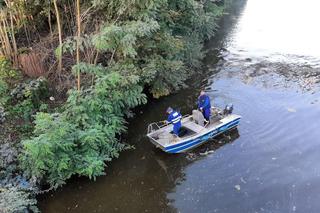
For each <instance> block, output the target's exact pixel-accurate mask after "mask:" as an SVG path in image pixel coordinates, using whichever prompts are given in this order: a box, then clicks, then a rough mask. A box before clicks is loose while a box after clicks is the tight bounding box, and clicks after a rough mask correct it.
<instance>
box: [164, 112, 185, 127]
mask: <svg viewBox="0 0 320 213" xmlns="http://www.w3.org/2000/svg"><path fill="white" fill-rule="evenodd" d="M181 118H182V116H181V114H180V113H179V112H177V111H175V110H173V111H172V112H171V113H170V114H169V116H168V119H167V121H168V122H169V123H172V124H173V125H174V126H180V125H181Z"/></svg>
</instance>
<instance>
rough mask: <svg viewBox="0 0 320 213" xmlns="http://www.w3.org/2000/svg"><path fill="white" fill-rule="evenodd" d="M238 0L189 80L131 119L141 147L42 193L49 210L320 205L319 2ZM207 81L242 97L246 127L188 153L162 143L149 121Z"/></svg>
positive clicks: (219, 97)
mask: <svg viewBox="0 0 320 213" xmlns="http://www.w3.org/2000/svg"><path fill="white" fill-rule="evenodd" d="M234 2H235V3H234V4H233V5H232V7H231V8H230V11H229V14H228V15H226V16H225V17H224V18H223V19H222V20H221V23H220V29H219V31H218V33H217V35H216V36H215V38H214V39H212V41H210V42H208V43H207V45H206V50H207V53H206V58H205V64H206V66H205V67H204V68H203V69H202V70H199V71H198V74H197V75H195V76H194V77H193V78H192V79H191V80H190V81H189V82H188V84H189V88H187V89H184V90H181V91H179V92H178V93H177V94H174V95H171V96H169V97H164V98H161V99H159V100H152V101H150V102H149V103H148V104H147V105H146V106H144V107H141V108H140V109H138V110H137V113H136V116H135V118H134V119H132V120H130V122H129V124H128V130H129V131H128V134H126V135H125V136H123V137H124V138H123V140H124V141H126V142H127V143H129V144H132V145H134V146H135V149H134V150H130V151H126V152H124V153H122V154H121V156H120V158H119V159H117V160H114V161H113V162H112V164H111V165H110V166H108V167H107V168H106V176H103V177H98V178H97V179H96V181H90V180H88V179H87V178H73V179H72V180H70V181H68V183H67V184H66V185H65V186H64V187H62V188H60V189H58V190H57V191H56V192H51V193H48V194H45V195H42V196H40V198H39V205H40V208H41V210H42V211H43V212H48V213H55V212H59V213H62V212H77V213H79V212H83V213H87V212H182V213H184V212H190V213H191V212H230V213H235V212H245V213H247V212H252V213H254V212H279V213H280V212H281V213H286V212H301V213H305V212H308V213H313V212H319V211H320V202H319V201H320V163H319V162H320V139H319V138H320V131H319V130H318V128H319V127H320V125H319V124H320V122H319V118H320V95H319V85H318V84H319V79H320V77H319V73H320V71H319V67H320V40H319V39H320V28H319V20H320V13H319V9H320V2H319V1H318V0H305V1H298V0H247V1H245V0H237V1H234ZM201 88H204V89H205V90H206V91H207V93H208V94H209V95H210V97H211V98H212V100H213V103H214V105H216V106H220V107H223V106H225V104H227V103H233V104H234V108H235V109H234V112H235V113H237V114H240V115H242V116H243V118H242V121H241V124H240V126H239V127H238V129H237V130H234V131H231V132H229V133H227V134H224V135H222V136H220V137H218V138H216V139H214V140H211V141H210V142H209V143H207V144H205V145H203V146H201V147H199V148H197V149H195V150H192V151H190V152H188V153H185V154H179V155H169V154H165V153H163V152H161V151H160V150H157V149H155V147H154V146H153V145H152V144H150V143H149V142H148V140H147V139H146V137H145V133H146V126H147V124H148V123H150V122H153V121H157V120H163V119H164V116H165V113H164V112H165V109H166V107H167V106H169V105H170V106H173V107H176V108H179V109H181V112H182V113H183V114H186V113H190V111H191V110H192V108H193V107H194V106H195V101H196V98H197V96H198V93H199V90H200V89H201Z"/></svg>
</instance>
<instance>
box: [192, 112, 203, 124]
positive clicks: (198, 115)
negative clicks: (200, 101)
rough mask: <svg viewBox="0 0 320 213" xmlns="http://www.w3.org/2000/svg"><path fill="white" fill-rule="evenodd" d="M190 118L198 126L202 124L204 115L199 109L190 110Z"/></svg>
mask: <svg viewBox="0 0 320 213" xmlns="http://www.w3.org/2000/svg"><path fill="white" fill-rule="evenodd" d="M192 118H193V120H194V122H195V123H196V124H198V125H200V126H204V117H203V115H202V112H200V111H199V110H192Z"/></svg>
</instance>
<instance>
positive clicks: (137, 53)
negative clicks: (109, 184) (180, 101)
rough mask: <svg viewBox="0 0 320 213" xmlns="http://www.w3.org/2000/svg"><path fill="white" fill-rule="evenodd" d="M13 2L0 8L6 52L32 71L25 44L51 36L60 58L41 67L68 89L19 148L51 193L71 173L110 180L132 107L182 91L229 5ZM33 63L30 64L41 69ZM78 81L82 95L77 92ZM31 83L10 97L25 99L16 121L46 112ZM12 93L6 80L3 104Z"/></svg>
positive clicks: (139, 0) (138, 0)
mask: <svg viewBox="0 0 320 213" xmlns="http://www.w3.org/2000/svg"><path fill="white" fill-rule="evenodd" d="M8 2H9V3H8ZM10 2H11V1H9V0H8V1H5V4H2V5H3V7H4V9H3V10H2V12H3V14H4V15H7V17H9V18H3V17H5V16H1V17H0V18H2V20H3V19H4V22H3V23H6V21H7V22H8V23H7V24H3V25H1V24H0V28H1V27H2V28H1V29H2V31H1V32H2V33H3V35H2V37H1V38H3V39H4V40H3V43H5V44H6V45H4V46H3V49H1V54H3V55H5V56H6V57H7V58H9V59H11V60H12V61H13V62H14V64H19V63H22V64H23V65H25V64H27V65H28V63H26V60H27V59H28V60H29V59H30V60H31V59H32V58H36V59H37V58H39V56H37V55H36V54H34V50H33V49H32V48H28V47H29V46H30V45H31V44H32V43H33V42H34V43H36V42H37V41H38V40H39V39H38V37H40V38H41V36H43V35H40V34H39V35H38V37H37V36H34V35H33V34H32V33H31V32H32V31H33V29H36V28H37V29H38V30H41V31H42V32H43V33H42V34H46V33H47V37H50V39H48V38H47V39H46V41H53V42H52V43H50V45H51V46H53V47H54V48H55V50H52V51H51V52H52V53H53V52H54V55H53V56H52V55H50V54H48V55H49V56H48V57H47V59H46V60H45V61H46V62H48V63H49V65H48V67H50V68H49V70H51V72H50V75H49V77H50V79H49V81H52V82H54V83H55V84H56V86H57V87H58V86H59V85H61V84H65V85H64V86H65V87H67V88H68V89H70V90H69V93H68V97H67V101H66V102H65V103H64V105H63V106H62V107H61V109H60V110H57V111H56V112H54V113H48V112H40V113H38V114H37V115H36V116H35V120H34V124H35V127H34V131H33V136H32V137H30V138H29V139H25V140H23V141H22V144H23V152H22V154H21V155H20V162H21V168H22V169H23V170H24V171H25V172H26V175H28V177H29V178H31V177H33V178H35V179H37V180H38V181H39V182H45V183H49V184H50V185H51V186H52V187H57V186H59V185H61V184H63V183H64V182H65V180H66V179H68V178H70V177H71V176H72V175H84V176H88V177H90V178H95V177H96V176H98V175H101V174H103V173H104V169H105V166H106V162H108V161H111V160H112V159H113V158H116V157H118V156H119V152H120V151H121V150H123V149H125V148H127V147H128V145H124V144H122V143H120V141H119V140H118V136H119V134H121V133H122V132H123V131H124V130H125V119H126V117H127V116H130V115H131V113H130V109H131V108H134V107H136V106H138V105H141V104H144V103H146V100H147V99H146V95H144V94H143V91H144V89H145V91H148V93H150V94H151V95H152V96H153V97H156V98H158V97H161V96H164V95H168V94H170V93H172V92H175V91H177V90H178V89H180V88H183V87H185V86H186V85H185V83H184V82H185V80H186V79H187V78H188V77H190V76H191V75H192V74H193V73H194V70H196V68H197V67H199V66H200V65H201V59H202V57H203V52H202V44H203V42H204V40H206V39H209V38H210V37H211V36H213V35H214V32H215V30H216V28H217V19H218V18H219V17H220V16H221V15H222V14H223V11H224V7H225V4H226V1H215V0H203V1H197V0H111V1H103V0H92V1H88V0H82V1H80V2H81V4H79V5H80V6H81V8H79V7H77V4H75V2H74V1H73V0H61V1H57V0H53V1H47V0H31V1H29V3H28V4H25V1H20V0H19V1H17V3H16V4H10ZM77 2H79V1H77ZM76 11H81V14H79V13H78V12H76ZM25 17H28V18H25ZM8 20H9V21H8ZM10 20H17V21H15V22H13V21H12V22H10ZM61 20H62V21H61ZM80 22H81V23H80ZM80 28H81V29H80ZM76 33H77V35H76ZM35 34H36V33H35ZM6 38H8V39H6ZM24 38H26V39H24ZM40 40H41V39H40ZM19 41H20V42H19ZM58 41H59V43H58ZM28 45H29V46H28ZM33 46H34V47H35V48H38V47H37V46H36V45H35V44H33ZM48 46H49V45H48ZM19 47H20V49H19ZM22 47H23V48H22ZM26 49H28V50H27V51H25V50H26ZM41 50H42V49H41ZM12 52H13V53H14V54H12ZM20 52H23V54H24V58H23V60H22V61H21V58H20V57H19V54H20ZM25 52H27V53H25ZM31 53H33V54H31ZM21 54H22V53H21ZM28 54H29V55H28ZM75 55H76V57H75ZM53 58H54V60H53ZM74 58H76V60H75V59H74ZM79 59H80V60H79ZM56 60H57V61H58V63H56ZM52 61H53V62H52ZM37 63H39V60H34V61H33V62H32V63H31V64H32V65H33V66H34V67H36V68H38V69H39V70H40V71H41V70H42V66H40V65H37ZM3 66H6V65H5V64H4V65H3ZM62 66H63V67H64V69H63V68H62ZM20 67H22V68H23V67H24V66H20ZM25 67H26V66H25ZM27 67H28V66H27ZM0 69H1V64H0ZM5 70H6V71H8V70H9V69H8V68H6V69H5ZM52 70H57V72H54V73H52ZM71 70H72V71H73V72H70V71H71ZM40 71H39V72H35V73H33V74H37V73H38V74H39V73H42V72H40ZM2 73H4V72H2V71H1V70H0V75H1V74H2ZM25 73H30V71H28V72H27V71H25ZM72 73H73V74H72ZM9 74H10V72H9ZM70 76H71V77H70ZM75 76H77V77H75ZM57 79H58V80H57ZM63 79H68V80H69V79H71V81H72V82H73V84H72V85H71V86H70V81H64V80H63ZM76 79H77V80H76ZM80 80H81V81H80ZM76 82H78V89H77V90H75V89H72V88H73V87H74V86H75V85H76V84H75V83H76ZM30 84H32V85H33V83H29V84H27V85H26V84H20V87H19V85H18V86H17V87H15V88H16V90H15V91H13V92H12V97H15V99H18V100H19V99H20V100H19V101H18V103H19V104H20V105H19V104H18V105H16V106H18V107H16V108H15V109H17V110H18V111H17V112H16V114H18V115H19V116H20V117H21V114H19V112H20V111H19V110H21V109H22V110H21V111H23V112H28V110H27V109H30V112H28V113H27V114H28V115H33V114H34V112H35V110H39V109H40V108H41V101H42V100H41V98H39V97H38V96H39V94H38V93H35V92H32V93H28V92H26V91H32V88H30V87H29V86H28V85H30ZM41 85H42V84H41V83H39V85H38V88H39V89H38V90H37V91H41V88H42V86H41ZM80 86H81V87H80ZM65 87H63V88H65ZM17 91H20V92H17ZM21 91H22V92H21ZM44 91H45V90H44ZM7 93H8V88H7V86H6V84H5V83H4V82H1V78H0V104H1V103H4V102H6V101H7V100H6V99H5V98H3V97H5V96H4V95H3V94H7ZM42 93H43V92H41V94H42ZM19 94H22V96H19ZM47 95H48V94H46V95H45V97H47ZM18 96H19V97H18ZM0 107H1V106H0ZM13 112H15V110H13ZM31 118H32V116H29V119H31Z"/></svg>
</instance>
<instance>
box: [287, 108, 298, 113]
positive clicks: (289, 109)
mask: <svg viewBox="0 0 320 213" xmlns="http://www.w3.org/2000/svg"><path fill="white" fill-rule="evenodd" d="M287 110H288V112H297V110H296V109H293V108H288V109H287Z"/></svg>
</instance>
